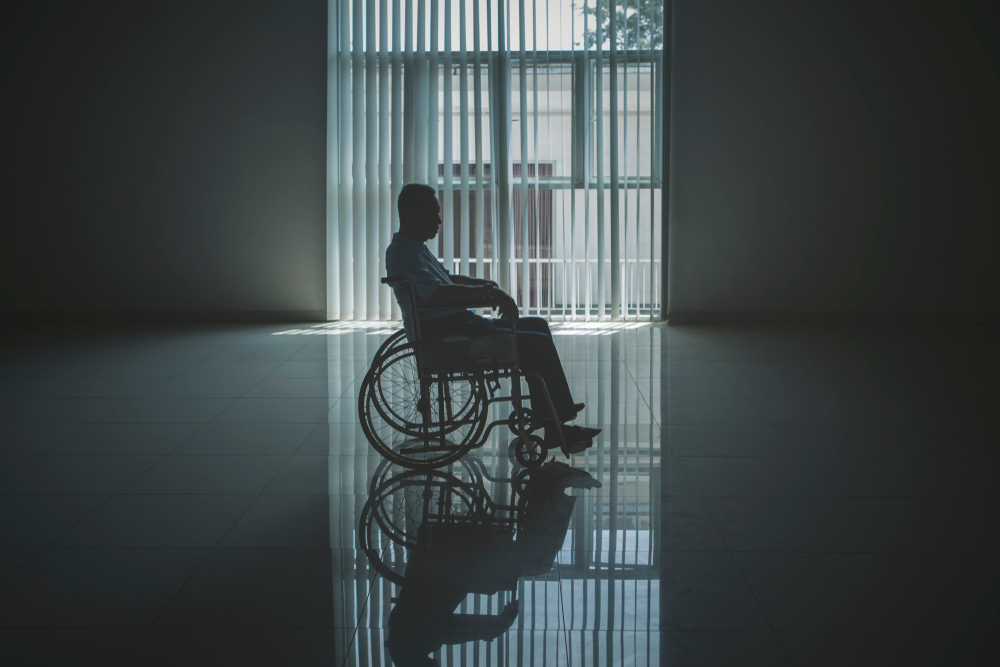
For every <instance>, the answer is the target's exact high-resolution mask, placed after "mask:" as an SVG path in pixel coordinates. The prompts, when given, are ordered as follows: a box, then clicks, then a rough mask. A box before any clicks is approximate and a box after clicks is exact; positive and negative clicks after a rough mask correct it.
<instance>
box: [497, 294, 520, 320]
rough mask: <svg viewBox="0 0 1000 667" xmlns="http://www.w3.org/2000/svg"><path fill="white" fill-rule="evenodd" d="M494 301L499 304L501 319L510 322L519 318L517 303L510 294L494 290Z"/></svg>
mask: <svg viewBox="0 0 1000 667" xmlns="http://www.w3.org/2000/svg"><path fill="white" fill-rule="evenodd" d="M493 299H494V300H495V301H496V302H497V306H496V307H497V309H498V310H499V312H500V319H503V320H509V319H513V318H515V317H517V312H518V311H517V302H516V301H514V298H513V297H512V296H511V295H510V294H507V293H506V292H504V291H503V290H501V289H494V290H493Z"/></svg>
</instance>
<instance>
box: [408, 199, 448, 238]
mask: <svg viewBox="0 0 1000 667" xmlns="http://www.w3.org/2000/svg"><path fill="white" fill-rule="evenodd" d="M413 223H414V226H415V227H417V228H418V229H419V230H420V232H421V235H422V236H425V237H426V238H427V240H428V241H429V240H430V239H432V238H434V237H435V236H437V235H438V231H439V230H440V228H441V204H439V203H438V200H437V197H427V198H425V199H424V200H423V201H422V202H421V203H420V205H419V206H418V208H417V211H416V215H415V216H414V219H413Z"/></svg>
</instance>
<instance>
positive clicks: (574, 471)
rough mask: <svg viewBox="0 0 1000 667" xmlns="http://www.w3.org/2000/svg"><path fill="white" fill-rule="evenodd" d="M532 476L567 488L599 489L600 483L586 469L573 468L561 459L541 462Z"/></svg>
mask: <svg viewBox="0 0 1000 667" xmlns="http://www.w3.org/2000/svg"><path fill="white" fill-rule="evenodd" d="M531 475H532V478H533V479H535V478H537V479H544V480H546V481H547V482H548V483H558V484H559V485H560V486H561V487H562V488H564V489H568V488H570V487H572V488H574V489H599V488H601V483H600V482H598V481H597V480H596V479H594V477H593V476H592V475H591V474H590V473H588V472H587V471H586V470H580V469H579V468H573V467H572V466H569V465H566V464H565V463H563V462H562V461H556V460H555V459H554V458H553V459H552V460H551V461H548V462H546V463H543V464H542V465H541V466H539V467H538V469H537V470H536V471H534V472H532V473H531Z"/></svg>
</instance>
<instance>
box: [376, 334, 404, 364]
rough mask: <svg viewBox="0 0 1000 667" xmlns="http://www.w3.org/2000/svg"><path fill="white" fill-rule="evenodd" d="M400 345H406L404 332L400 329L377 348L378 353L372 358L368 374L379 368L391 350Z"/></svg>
mask: <svg viewBox="0 0 1000 667" xmlns="http://www.w3.org/2000/svg"><path fill="white" fill-rule="evenodd" d="M400 345H406V332H405V331H404V330H402V329H400V330H399V331H397V332H396V333H394V334H392V335H391V336H389V337H388V338H386V339H385V342H384V343H382V344H381V345H380V346H379V348H378V351H376V352H375V356H374V357H373V358H372V363H371V366H370V367H369V369H368V372H369V373H371V372H372V370H374V369H376V368H378V367H379V366H381V365H382V362H383V361H385V360H386V359H388V358H389V357H390V356H391V353H392V350H393V349H394V348H396V347H399V346H400Z"/></svg>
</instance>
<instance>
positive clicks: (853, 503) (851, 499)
mask: <svg viewBox="0 0 1000 667" xmlns="http://www.w3.org/2000/svg"><path fill="white" fill-rule="evenodd" d="M890 428H891V427H890ZM803 458H805V457H804V456H803ZM810 465H812V463H811V462H810ZM813 467H815V466H813ZM817 470H818V468H817ZM819 474H820V475H822V476H823V477H824V478H825V479H826V480H827V481H828V482H829V483H830V484H833V485H834V486H835V487H836V488H837V489H838V490H839V488H840V487H838V486H837V485H836V484H834V482H833V480H831V479H830V478H829V477H828V476H827V475H826V473H824V472H823V471H821V470H820V471H819ZM843 497H844V498H846V499H847V501H848V502H849V503H850V504H851V506H852V507H854V509H855V510H857V511H858V512H860V513H861V515H862V516H863V517H865V519H866V520H867V521H868V523H870V524H871V525H872V526H873V527H874V528H875V530H877V531H878V532H879V534H880V535H882V537H884V538H885V539H886V540H888V541H889V542H890V543H891V544H892V545H893V546H894V547H896V549H898V550H899V553H901V554H902V555H903V556H904V557H905V558H906V559H907V560H909V562H910V563H912V564H913V565H914V566H915V567H916V568H917V570H918V571H919V572H920V573H921V574H923V575H924V577H925V578H926V579H927V581H928V582H929V583H930V584H931V585H932V586H933V587H934V588H936V589H937V590H938V591H939V592H940V593H941V594H943V595H944V596H945V597H946V598H948V600H950V601H951V603H952V604H953V605H955V608H956V609H958V610H959V611H960V612H961V613H962V614H964V615H965V616H966V617H967V618H968V619H969V620H970V621H971V622H972V623H974V624H975V626H976V627H978V628H979V629H980V631H981V632H982V633H985V634H989V633H988V632H987V631H986V629H985V628H984V627H983V626H982V625H981V624H980V623H979V622H978V621H977V620H976V619H975V618H973V617H971V616H969V614H968V612H966V611H965V609H964V608H963V607H962V605H960V604H958V602H957V601H956V600H955V599H954V598H953V597H952V596H951V595H950V594H949V593H948V591H946V590H945V589H944V587H943V586H941V585H940V584H938V583H937V582H936V581H934V579H933V578H932V577H931V576H930V574H928V573H927V572H926V571H925V570H924V568H922V567H920V564H919V563H918V562H917V561H916V560H915V559H914V558H913V555H912V554H911V553H909V552H907V551H906V550H905V549H903V548H902V546H900V545H899V543H898V542H897V541H896V540H894V539H893V538H892V537H891V536H890V535H889V534H888V533H886V532H885V531H884V530H883V529H882V527H881V526H879V525H878V524H877V523H875V521H874V520H873V519H872V518H871V516H870V515H869V514H868V512H865V511H864V509H863V508H862V507H861V506H860V505H859V504H858V502H857V499H858V497H857V496H849V495H847V494H846V493H845V494H843ZM862 497H869V498H870V497H872V496H862Z"/></svg>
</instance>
